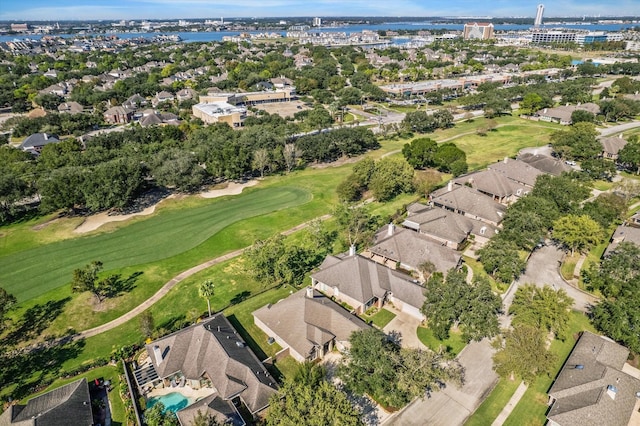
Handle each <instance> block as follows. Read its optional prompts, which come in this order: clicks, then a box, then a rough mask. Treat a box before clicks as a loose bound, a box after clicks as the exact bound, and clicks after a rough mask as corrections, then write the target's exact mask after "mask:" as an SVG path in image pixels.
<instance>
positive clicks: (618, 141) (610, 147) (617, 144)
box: [600, 137, 627, 155]
mask: <svg viewBox="0 0 640 426" xmlns="http://www.w3.org/2000/svg"><path fill="white" fill-rule="evenodd" d="M600 143H601V144H602V150H603V151H604V152H605V153H606V154H611V155H618V152H620V150H621V149H622V148H624V146H625V145H626V144H627V141H626V140H624V139H622V138H619V137H616V138H611V137H609V138H600Z"/></svg>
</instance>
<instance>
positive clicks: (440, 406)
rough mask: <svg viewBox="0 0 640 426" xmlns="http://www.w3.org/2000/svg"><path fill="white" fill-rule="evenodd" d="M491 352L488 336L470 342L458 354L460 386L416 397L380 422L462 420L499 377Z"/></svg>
mask: <svg viewBox="0 0 640 426" xmlns="http://www.w3.org/2000/svg"><path fill="white" fill-rule="evenodd" d="M493 352H494V351H493V348H492V347H491V344H490V342H489V340H487V339H484V340H483V341H481V342H471V343H470V344H468V345H467V346H466V347H465V348H464V349H463V350H462V352H460V355H459V356H458V360H459V361H460V364H462V366H463V367H464V368H465V384H464V385H463V386H462V387H461V388H456V387H454V386H447V387H446V388H444V389H442V390H440V391H437V392H433V393H431V396H430V397H429V398H425V399H416V400H414V401H413V402H412V403H411V404H409V405H408V406H407V407H406V408H405V409H403V410H402V411H400V412H398V413H396V414H394V415H393V416H391V417H389V419H388V420H387V421H385V422H383V423H382V424H385V425H397V426H413V425H415V426H418V425H420V426H424V425H436V426H457V425H461V424H463V423H464V422H465V420H466V419H467V418H468V417H469V416H470V415H471V414H472V413H473V412H474V411H475V410H476V408H477V407H478V406H479V405H480V404H481V403H482V401H483V400H484V399H485V398H486V397H487V396H488V395H489V393H490V392H491V390H492V389H493V387H494V386H495V384H496V382H497V381H498V375H497V374H496V373H495V372H494V371H493V369H492V368H491V366H492V365H493V360H492V359H491V357H492V356H493Z"/></svg>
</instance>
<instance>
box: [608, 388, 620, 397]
mask: <svg viewBox="0 0 640 426" xmlns="http://www.w3.org/2000/svg"><path fill="white" fill-rule="evenodd" d="M617 393H618V388H617V387H615V386H613V385H608V386H607V395H609V397H610V398H611V399H616V394H617Z"/></svg>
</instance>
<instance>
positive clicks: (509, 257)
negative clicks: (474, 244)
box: [478, 237, 526, 283]
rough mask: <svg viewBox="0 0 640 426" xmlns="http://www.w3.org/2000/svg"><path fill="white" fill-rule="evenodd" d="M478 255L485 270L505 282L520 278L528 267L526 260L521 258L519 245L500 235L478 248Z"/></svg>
mask: <svg viewBox="0 0 640 426" xmlns="http://www.w3.org/2000/svg"><path fill="white" fill-rule="evenodd" d="M478 255H479V256H480V261H481V262H482V266H483V267H484V270H485V271H486V272H487V273H488V274H489V275H491V276H492V277H493V278H495V279H497V280H498V281H500V282H503V283H510V282H511V281H513V280H514V279H516V278H518V277H519V276H520V274H521V273H522V271H524V268H525V267H526V263H525V261H524V260H522V259H521V258H520V254H519V253H518V247H517V246H516V245H515V244H514V243H513V242H510V241H507V240H504V239H502V238H499V237H494V238H492V239H491V240H490V241H489V243H488V244H487V245H486V246H484V247H483V248H481V249H480V250H478Z"/></svg>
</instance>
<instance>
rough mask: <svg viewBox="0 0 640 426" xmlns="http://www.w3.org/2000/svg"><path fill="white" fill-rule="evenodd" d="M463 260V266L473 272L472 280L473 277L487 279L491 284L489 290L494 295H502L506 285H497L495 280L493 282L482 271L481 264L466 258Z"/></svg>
mask: <svg viewBox="0 0 640 426" xmlns="http://www.w3.org/2000/svg"><path fill="white" fill-rule="evenodd" d="M463 259H464V264H465V265H467V267H469V268H471V270H472V271H473V276H474V278H475V277H484V278H487V279H488V280H489V283H490V284H491V289H492V290H493V291H494V292H496V293H499V294H502V293H504V292H505V291H507V288H508V285H507V284H503V283H499V282H497V281H496V280H494V279H493V278H492V277H491V276H490V275H489V274H487V273H486V271H485V270H484V267H483V266H482V263H480V262H478V261H477V260H475V259H473V258H470V257H468V256H463Z"/></svg>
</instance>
